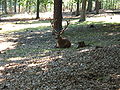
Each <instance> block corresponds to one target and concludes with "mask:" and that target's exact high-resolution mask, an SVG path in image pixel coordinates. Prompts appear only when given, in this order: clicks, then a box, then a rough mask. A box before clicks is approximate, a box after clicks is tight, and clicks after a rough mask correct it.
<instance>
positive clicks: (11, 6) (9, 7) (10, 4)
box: [9, 0, 12, 13]
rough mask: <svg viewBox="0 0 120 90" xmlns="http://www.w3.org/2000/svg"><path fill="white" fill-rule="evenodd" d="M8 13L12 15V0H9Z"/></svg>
mask: <svg viewBox="0 0 120 90" xmlns="http://www.w3.org/2000/svg"><path fill="white" fill-rule="evenodd" d="M9 8H10V13H12V0H10V7H9Z"/></svg>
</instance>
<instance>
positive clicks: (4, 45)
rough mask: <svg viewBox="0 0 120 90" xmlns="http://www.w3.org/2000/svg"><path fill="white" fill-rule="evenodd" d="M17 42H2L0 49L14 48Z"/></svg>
mask: <svg viewBox="0 0 120 90" xmlns="http://www.w3.org/2000/svg"><path fill="white" fill-rule="evenodd" d="M16 44H17V43H14V42H2V43H0V51H3V50H7V49H14V48H15V47H16Z"/></svg>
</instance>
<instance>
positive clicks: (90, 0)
mask: <svg viewBox="0 0 120 90" xmlns="http://www.w3.org/2000/svg"><path fill="white" fill-rule="evenodd" d="M87 11H88V12H91V11H92V0H88V7H87Z"/></svg>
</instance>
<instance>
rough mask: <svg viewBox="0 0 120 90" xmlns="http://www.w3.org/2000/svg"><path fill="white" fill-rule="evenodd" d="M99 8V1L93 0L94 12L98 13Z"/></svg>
mask: <svg viewBox="0 0 120 90" xmlns="http://www.w3.org/2000/svg"><path fill="white" fill-rule="evenodd" d="M99 9H100V2H99V0H96V1H95V11H96V14H99Z"/></svg>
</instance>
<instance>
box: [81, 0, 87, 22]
mask: <svg viewBox="0 0 120 90" xmlns="http://www.w3.org/2000/svg"><path fill="white" fill-rule="evenodd" d="M86 1H87V0H82V11H81V18H80V20H79V22H80V21H85V20H86Z"/></svg>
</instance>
